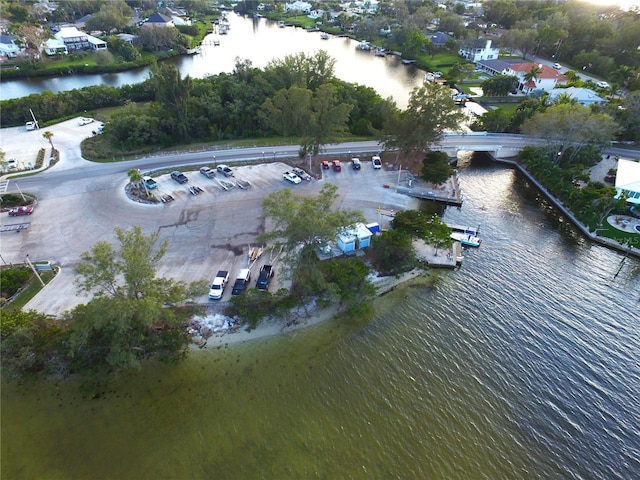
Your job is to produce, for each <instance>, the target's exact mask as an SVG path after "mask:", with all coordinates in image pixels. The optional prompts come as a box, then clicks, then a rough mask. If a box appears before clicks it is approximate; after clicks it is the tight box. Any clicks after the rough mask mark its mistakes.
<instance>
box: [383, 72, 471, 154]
mask: <svg viewBox="0 0 640 480" xmlns="http://www.w3.org/2000/svg"><path fill="white" fill-rule="evenodd" d="M463 119H464V114H463V113H462V112H461V111H460V109H459V108H458V107H457V105H456V104H455V102H454V100H453V98H452V97H451V89H450V88H449V87H447V86H444V85H440V84H438V83H435V82H432V83H428V84H425V85H424V86H422V87H417V88H415V89H414V90H413V91H412V92H411V96H410V98H409V105H408V106H407V109H406V110H404V111H402V112H400V114H399V115H397V116H394V117H392V118H390V119H389V122H388V124H387V127H386V133H387V135H388V136H387V138H386V139H384V140H383V143H384V145H385V148H395V147H397V148H399V149H400V150H401V151H402V152H403V153H404V154H405V155H409V154H411V153H413V152H423V151H426V150H427V149H429V146H430V145H433V144H435V143H438V142H439V141H440V140H441V139H442V138H443V136H444V133H445V131H446V130H452V131H459V130H460V128H461V127H460V125H461V122H462V120H463Z"/></svg>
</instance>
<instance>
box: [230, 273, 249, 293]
mask: <svg viewBox="0 0 640 480" xmlns="http://www.w3.org/2000/svg"><path fill="white" fill-rule="evenodd" d="M249 280H251V270H249V269H248V268H243V269H242V270H240V272H239V273H238V276H237V277H236V281H235V283H234V284H233V290H231V295H240V294H241V293H242V292H244V291H245V290H246V288H247V284H248V283H249Z"/></svg>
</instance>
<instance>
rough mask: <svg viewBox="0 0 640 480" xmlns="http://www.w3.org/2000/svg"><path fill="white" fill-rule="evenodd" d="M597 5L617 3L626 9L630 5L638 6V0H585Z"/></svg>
mask: <svg viewBox="0 0 640 480" xmlns="http://www.w3.org/2000/svg"><path fill="white" fill-rule="evenodd" d="M587 1H588V2H590V3H595V4H597V5H618V6H619V7H620V8H622V9H624V10H628V9H629V8H631V6H632V5H635V6H640V0H587Z"/></svg>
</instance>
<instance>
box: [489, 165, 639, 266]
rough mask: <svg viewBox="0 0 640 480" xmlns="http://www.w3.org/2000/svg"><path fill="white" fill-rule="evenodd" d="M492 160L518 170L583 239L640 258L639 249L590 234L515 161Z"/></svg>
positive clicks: (582, 224) (571, 213)
mask: <svg viewBox="0 0 640 480" xmlns="http://www.w3.org/2000/svg"><path fill="white" fill-rule="evenodd" d="M492 159H493V161H495V162H498V163H502V164H504V165H509V166H511V167H513V168H515V169H516V170H518V171H519V172H520V173H521V174H522V175H523V176H524V177H526V179H527V180H528V181H529V182H530V183H532V184H533V185H535V186H536V188H537V189H538V190H539V191H540V192H541V193H542V194H543V195H544V196H545V197H546V198H547V200H549V201H550V202H551V203H552V204H553V206H554V207H556V208H557V209H558V210H560V212H562V214H563V215H564V216H565V217H567V218H568V219H569V220H571V223H573V224H574V225H575V226H576V227H577V228H578V229H579V230H580V231H581V232H582V234H583V235H584V236H585V237H587V238H589V239H590V240H591V241H593V242H596V243H599V244H600V245H603V246H605V247H608V248H611V249H614V250H618V251H619V252H623V253H626V254H629V255H633V256H634V257H637V258H640V248H636V247H631V246H625V245H623V244H621V243H620V242H618V241H616V240H613V239H611V238H605V237H600V236H598V235H596V234H594V233H592V232H590V231H589V229H588V228H587V227H586V225H585V224H584V223H582V222H581V221H580V220H578V219H577V218H576V217H575V216H574V215H573V212H571V210H569V209H568V208H567V207H566V206H565V205H564V204H563V203H562V202H561V201H560V200H558V199H557V198H556V197H554V196H553V195H552V194H551V193H550V192H549V191H548V190H547V189H546V188H545V187H544V186H543V185H542V184H541V183H540V182H538V180H536V179H535V178H534V177H533V176H532V175H531V173H529V172H528V171H527V169H525V168H524V167H523V166H522V165H520V164H519V163H518V162H516V161H515V160H509V159H504V158H495V157H493V156H492Z"/></svg>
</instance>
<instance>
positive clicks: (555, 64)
mask: <svg viewBox="0 0 640 480" xmlns="http://www.w3.org/2000/svg"><path fill="white" fill-rule="evenodd" d="M553 68H555V69H556V70H560V69H561V68H562V65H560V64H559V63H554V64H553Z"/></svg>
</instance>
